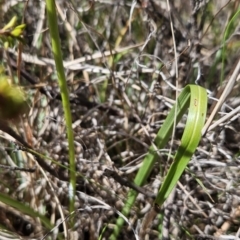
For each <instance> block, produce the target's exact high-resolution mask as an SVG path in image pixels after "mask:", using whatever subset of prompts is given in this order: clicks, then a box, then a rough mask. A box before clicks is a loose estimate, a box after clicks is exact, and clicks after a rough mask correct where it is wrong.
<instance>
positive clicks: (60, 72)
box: [46, 0, 76, 212]
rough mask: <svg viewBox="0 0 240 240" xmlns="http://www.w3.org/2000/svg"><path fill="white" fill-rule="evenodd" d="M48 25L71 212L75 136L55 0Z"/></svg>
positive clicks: (50, 4)
mask: <svg viewBox="0 0 240 240" xmlns="http://www.w3.org/2000/svg"><path fill="white" fill-rule="evenodd" d="M46 8H47V17H48V25H49V30H50V37H51V42H52V52H53V55H54V60H55V64H56V70H57V77H58V84H59V87H60V92H61V97H62V106H63V110H64V117H65V121H66V127H67V136H68V146H69V165H70V166H69V167H70V185H69V195H70V206H69V208H70V212H72V211H74V198H75V190H76V171H75V170H76V166H75V153H74V136H73V129H72V116H71V110H70V103H69V93H68V87H67V82H66V78H65V73H64V67H63V60H62V51H61V44H60V38H59V31H58V23H57V14H56V8H55V1H54V0H46Z"/></svg>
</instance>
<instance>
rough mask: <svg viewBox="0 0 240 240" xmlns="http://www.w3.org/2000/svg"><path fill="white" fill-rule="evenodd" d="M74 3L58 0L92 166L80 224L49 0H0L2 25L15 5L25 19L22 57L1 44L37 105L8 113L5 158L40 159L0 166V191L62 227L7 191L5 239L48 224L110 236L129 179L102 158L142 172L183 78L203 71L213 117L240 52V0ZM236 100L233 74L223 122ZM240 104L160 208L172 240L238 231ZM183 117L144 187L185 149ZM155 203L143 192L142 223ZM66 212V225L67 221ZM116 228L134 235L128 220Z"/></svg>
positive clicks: (74, 234)
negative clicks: (17, 117) (14, 116)
mask: <svg viewBox="0 0 240 240" xmlns="http://www.w3.org/2000/svg"><path fill="white" fill-rule="evenodd" d="M74 2H75V4H74V5H75V6H74V5H72V4H71V3H70V1H57V9H58V17H59V31H60V37H61V43H62V52H63V58H64V61H65V70H66V76H67V81H68V86H69V92H70V102H71V111H72V118H73V128H74V136H75V153H76V167H77V172H78V173H81V174H82V176H83V177H80V176H78V180H77V181H78V182H77V195H76V202H75V212H74V213H73V214H72V215H73V216H74V226H72V227H71V224H70V220H69V218H67V217H68V216H69V211H68V209H69V189H68V186H69V185H68V181H69V180H68V177H69V176H68V174H69V173H68V171H67V169H66V167H67V166H68V164H69V161H68V144H67V137H66V127H65V123H64V116H63V109H62V102H61V97H60V95H59V87H58V84H57V81H56V79H57V75H56V71H55V67H54V61H53V56H52V50H51V42H50V39H49V32H48V24H47V20H46V12H45V3H44V1H31V0H30V1H28V2H26V1H1V3H0V8H1V9H0V17H1V26H0V27H3V26H4V25H5V24H6V23H7V22H8V21H9V20H10V19H11V18H12V17H13V16H14V15H16V16H18V19H19V23H20V22H21V18H23V19H24V22H25V23H26V24H27V26H26V30H25V32H24V36H23V38H24V43H23V45H22V61H21V64H20V65H19V64H17V56H19V53H18V51H17V50H18V48H17V47H18V45H17V44H16V45H15V48H12V49H9V51H7V52H6V51H4V50H3V48H1V56H2V58H1V59H2V65H3V66H4V67H5V69H6V74H8V75H9V76H12V78H13V79H15V81H17V74H18V72H17V69H18V70H19V73H20V76H21V77H20V81H19V84H20V85H21V86H22V87H23V88H24V90H25V91H26V92H27V95H28V98H29V104H30V108H31V110H30V112H29V115H27V116H25V117H23V118H22V119H21V121H18V122H16V121H15V122H13V123H12V122H11V123H9V126H10V127H11V129H9V128H4V129H3V128H2V130H3V131H1V132H0V137H1V141H0V156H1V157H0V164H2V165H7V166H18V167H24V168H33V167H36V170H35V171H34V172H33V173H30V172H26V171H14V170H9V169H4V168H0V172H1V179H2V180H1V182H0V192H1V193H4V194H6V195H7V196H8V197H11V199H15V201H16V202H20V203H23V204H26V205H28V206H30V207H31V208H32V209H34V210H35V211H37V212H39V213H43V214H44V215H45V217H46V218H47V219H48V220H50V221H51V223H52V224H53V225H55V226H57V227H56V228H55V229H53V230H52V231H50V230H49V229H47V228H46V226H44V224H43V223H42V222H41V221H40V220H39V218H37V217H33V216H29V214H26V212H24V210H23V209H22V207H21V206H20V205H19V206H16V207H15V208H13V207H11V204H8V203H9V200H8V201H6V202H4V201H1V202H0V235H1V236H0V239H43V237H44V236H45V234H48V235H47V236H45V237H46V239H61V237H62V239H64V228H65V227H66V228H67V229H68V233H69V239H82V240H84V239H98V238H99V239H100V236H101V237H102V238H101V239H109V236H110V234H111V232H112V228H113V226H114V224H115V223H116V219H117V217H118V215H117V213H116V210H119V211H121V208H122V206H123V204H124V202H125V200H126V196H127V192H128V190H129V188H128V187H126V186H123V185H122V184H120V183H118V182H117V181H115V180H114V179H113V178H111V177H109V176H104V174H103V173H104V169H105V168H109V169H111V170H114V171H117V172H118V173H119V174H121V175H122V176H124V177H127V178H128V180H129V181H133V179H134V176H135V175H136V172H137V169H138V167H139V164H140V163H141V161H142V160H143V157H144V154H146V152H147V151H148V147H149V146H150V145H151V141H152V140H153V139H154V137H155V136H156V133H157V131H158V129H159V128H160V127H161V125H162V123H163V121H164V119H165V118H166V116H167V114H168V112H169V109H170V108H171V106H172V104H173V101H174V100H175V94H176V91H175V86H176V84H178V88H179V89H181V88H183V87H184V86H186V85H187V84H190V83H191V84H194V83H195V82H196V83H197V84H199V85H201V86H203V87H205V88H206V89H207V90H208V93H209V106H208V115H207V117H208V116H209V115H210V114H211V112H212V111H213V108H214V104H215V103H216V102H215V101H214V100H213V98H220V96H221V94H222V91H223V90H224V89H225V86H226V84H227V82H228V79H229V78H230V76H231V74H232V71H233V70H234V69H235V66H236V63H237V62H238V60H239V20H237V19H239V17H238V18H232V17H233V15H234V14H235V13H236V12H237V11H238V10H239V2H238V1H224V0H221V1H218V0H215V1H170V8H171V18H170V15H169V11H168V4H167V1H157V0H156V1H153V0H142V1H140V0H139V1H137V4H136V5H133V2H134V1H126V0H123V1H111V0H109V1H78V0H76V1H74ZM76 6H77V7H76ZM231 19H233V20H232V25H231V26H230V27H229V32H228V33H226V31H225V29H226V27H227V24H229V22H230V20H231ZM171 23H172V24H173V28H174V38H173V34H172V31H171ZM224 36H225V37H226V41H227V43H226V45H225V52H221V47H222V46H223V45H222V44H223V42H224ZM174 44H175V46H176V52H177V56H178V57H177V59H176V57H175V54H174ZM76 60H77V61H76ZM176 60H177V61H176ZM176 69H177V71H176ZM199 73H200V74H199ZM221 79H222V81H221ZM0 104H1V103H0ZM238 105H239V82H236V83H235V84H234V87H233V90H232V91H231V93H230V95H229V96H228V98H227V100H225V105H223V107H222V108H221V110H219V111H218V114H217V115H216V117H215V120H214V121H216V120H217V119H219V118H220V117H222V116H224V114H226V113H229V112H231V111H232V110H233V109H235V108H237V107H238ZM237 114H238V112H237V113H236V114H235V115H234V116H233V117H232V118H230V119H227V120H225V121H223V122H222V123H221V124H218V125H217V127H215V128H214V129H212V130H211V131H208V133H207V134H206V135H205V136H204V137H203V139H202V140H201V143H200V145H199V147H198V150H197V151H196V152H195V154H194V156H193V158H192V160H191V161H190V163H189V165H188V170H186V171H185V172H184V174H183V175H182V177H181V179H180V183H179V184H178V185H177V187H176V189H175V190H174V191H173V193H172V194H171V196H170V198H169V199H168V200H167V202H166V204H165V205H164V207H163V208H162V210H161V214H162V216H164V220H163V228H162V232H163V236H164V237H165V238H164V237H162V238H163V239H221V236H222V237H226V238H222V239H234V238H233V236H236V234H237V232H239V217H240V208H239V204H240V198H239V193H240V188H239V167H238V164H239V160H240V159H239V139H240V135H239V130H240V125H239V116H238V115H237ZM184 124H185V123H184V120H183V121H182V122H181V123H180V124H178V126H177V128H176V133H175V138H174V141H173V145H170V143H169V144H168V145H167V147H166V149H164V151H162V152H161V157H160V158H159V161H158V162H157V163H156V166H155V167H154V170H153V173H152V174H151V176H150V178H149V180H148V182H147V184H146V186H145V188H146V189H148V190H150V191H152V192H155V193H156V192H157V190H158V186H159V184H160V183H161V181H162V179H163V177H164V176H165V173H166V171H167V169H168V166H169V164H170V162H167V153H168V152H169V149H170V148H171V149H172V151H173V154H174V152H175V151H176V149H177V146H178V145H179V141H180V138H181V134H182V132H183V129H184V126H185V125H184ZM146 130H147V131H146ZM6 133H9V134H6ZM10 135H11V136H12V137H13V138H10ZM18 136H19V137H18ZM14 139H16V140H17V143H18V144H14V143H13V142H14ZM21 146H24V147H27V146H31V147H32V148H33V149H34V150H36V151H37V152H39V153H42V154H43V155H45V156H47V157H49V158H48V159H46V157H45V158H44V157H43V158H40V157H39V156H35V155H33V154H30V153H27V152H26V151H24V149H22V150H23V151H21V149H20V150H19V147H21ZM36 160H37V161H38V163H40V165H41V167H42V169H43V172H45V174H46V176H47V177H46V176H44V175H43V173H42V171H41V170H40V167H39V166H38V165H36V162H35V161H36ZM53 160H54V161H55V162H54V161H53ZM170 161H171V160H170ZM44 163H45V164H44ZM46 163H47V164H48V165H50V166H51V168H48V167H46ZM59 163H60V164H62V166H59ZM48 165H47V166H48ZM63 166H65V168H64V167H63ZM49 182H50V183H51V185H52V189H51V188H50V186H49ZM103 203H105V204H107V207H106V208H107V209H104V208H103ZM152 203H153V199H152V198H149V197H147V196H144V195H143V194H139V196H138V198H137V202H136V203H135V205H134V207H133V209H132V211H131V214H130V216H129V217H128V220H129V221H130V223H131V225H132V226H133V228H134V229H135V230H136V232H137V233H139V232H140V229H141V228H142V222H143V219H144V217H145V216H146V213H147V212H148V211H149V210H150V208H151V205H152ZM60 207H61V209H62V213H63V216H61V214H60V210H59V209H60ZM64 218H66V219H64ZM63 220H64V221H65V223H66V225H63V224H61V223H62V221H63ZM159 223H160V219H159V218H156V219H155V220H154V221H153V223H152V224H151V225H150V227H149V228H148V229H147V230H146V231H145V232H144V234H143V236H144V237H143V239H159V238H160V237H159V230H158V228H159ZM106 226H108V227H107V228H105V227H106ZM118 239H135V237H134V234H133V231H132V229H131V228H130V227H129V226H128V224H125V225H124V228H123V229H122V230H121V234H120V236H119V237H118Z"/></svg>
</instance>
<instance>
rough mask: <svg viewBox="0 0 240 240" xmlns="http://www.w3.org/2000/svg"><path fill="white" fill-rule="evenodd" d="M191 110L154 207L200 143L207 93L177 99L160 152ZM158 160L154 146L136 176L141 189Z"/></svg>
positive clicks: (195, 89) (193, 91) (132, 194)
mask: <svg viewBox="0 0 240 240" xmlns="http://www.w3.org/2000/svg"><path fill="white" fill-rule="evenodd" d="M189 106H190V107H189ZM188 107H189V113H188V119H187V123H186V127H185V131H184V134H183V137H182V142H181V145H180V147H179V149H178V151H177V153H176V156H175V161H174V163H173V164H172V166H171V167H170V170H169V172H168V174H167V177H166V179H165V181H164V183H163V184H162V187H161V189H160V191H159V193H158V196H157V198H156V200H155V203H156V204H159V205H161V204H162V203H163V202H164V201H165V200H166V198H167V197H168V195H169V194H170V192H171V191H172V189H173V187H174V186H175V185H176V183H177V181H178V179H179V178H180V176H181V174H182V172H183V171H184V169H185V167H186V165H187V163H188V162H189V160H190V158H191V156H192V154H193V153H194V151H195V149H196V147H197V145H198V143H199V141H200V138H201V130H202V127H203V124H204V122H205V117H206V112H207V94H206V90H205V89H203V88H202V87H200V86H196V85H188V86H186V87H185V88H184V89H183V91H182V92H181V94H180V95H179V97H178V99H177V102H176V104H175V105H174V106H173V108H172V109H171V111H170V113H169V115H168V116H167V118H166V120H165V121H164V123H163V125H162V127H161V129H160V130H159V132H158V134H157V137H156V138H155V140H154V144H155V146H156V147H157V149H161V148H163V147H164V146H165V145H166V143H167V142H168V140H169V138H170V136H171V134H172V130H173V126H174V119H175V114H176V123H178V122H179V121H180V119H181V117H182V116H183V114H184V113H185V112H186V111H187V108H188ZM176 108H177V109H176ZM158 158H159V156H158V154H157V152H156V150H155V147H154V145H152V146H151V147H150V148H149V151H148V154H147V155H146V157H145V158H144V160H143V164H142V166H141V168H140V169H139V171H138V173H137V176H136V178H135V180H134V183H135V184H137V185H139V186H142V185H144V184H145V182H146V180H147V178H148V177H149V175H150V173H151V171H152V169H153V167H154V164H155V162H156V160H157V159H158ZM137 194H138V193H137V192H136V191H134V190H130V191H129V194H128V198H127V201H126V204H125V206H124V208H123V210H122V213H123V214H124V215H125V216H128V214H129V212H130V210H131V207H132V206H133V204H134V202H135V200H136V197H137ZM123 223H124V221H123V219H122V218H118V220H117V223H116V226H115V228H114V232H113V234H112V236H111V238H110V239H111V240H113V239H116V238H117V236H118V235H119V233H120V231H121V228H122V225H123Z"/></svg>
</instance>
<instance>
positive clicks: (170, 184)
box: [155, 85, 207, 206]
mask: <svg viewBox="0 0 240 240" xmlns="http://www.w3.org/2000/svg"><path fill="white" fill-rule="evenodd" d="M189 89H190V93H191V98H190V106H189V114H188V118H187V123H186V127H185V129H184V133H183V136H182V139H181V145H180V147H179V148H178V151H177V153H176V155H175V157H174V162H173V163H172V165H171V167H170V169H169V171H168V173H167V176H166V178H165V180H164V182H163V184H162V186H161V188H160V190H159V192H158V195H157V198H156V200H155V203H156V204H158V205H160V206H161V205H162V204H163V203H164V201H165V200H166V199H167V197H168V196H169V194H170V193H171V191H172V190H173V188H174V187H175V186H176V184H177V181H178V180H179V178H180V177H181V175H182V173H183V171H184V169H185V168H186V167H187V164H188V162H189V161H190V159H191V157H192V155H193V153H194V152H195V150H196V148H197V146H198V144H199V142H200V139H201V131H202V128H203V126H204V123H205V118H206V112H207V93H206V91H205V89H204V88H201V87H197V86H194V85H189Z"/></svg>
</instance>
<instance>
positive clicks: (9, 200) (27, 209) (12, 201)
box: [0, 193, 53, 230]
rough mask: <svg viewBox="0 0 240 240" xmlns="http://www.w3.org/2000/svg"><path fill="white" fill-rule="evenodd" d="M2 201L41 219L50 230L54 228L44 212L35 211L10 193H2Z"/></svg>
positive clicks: (0, 198) (0, 197) (0, 199)
mask: <svg viewBox="0 0 240 240" xmlns="http://www.w3.org/2000/svg"><path fill="white" fill-rule="evenodd" d="M0 201H1V202H3V203H5V204H6V205H7V206H11V207H13V208H16V209H17V210H19V211H20V212H21V213H23V214H27V215H29V216H31V217H33V218H39V219H40V220H41V222H42V223H43V224H44V225H45V227H47V228H48V229H49V230H50V229H52V228H53V226H52V225H51V223H50V221H49V219H47V218H46V217H45V216H43V215H42V214H40V213H38V212H36V211H34V210H33V209H32V208H30V207H29V206H27V205H25V204H22V203H21V202H19V201H17V200H15V199H13V198H10V197H9V196H8V195H5V194H3V193H0Z"/></svg>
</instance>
